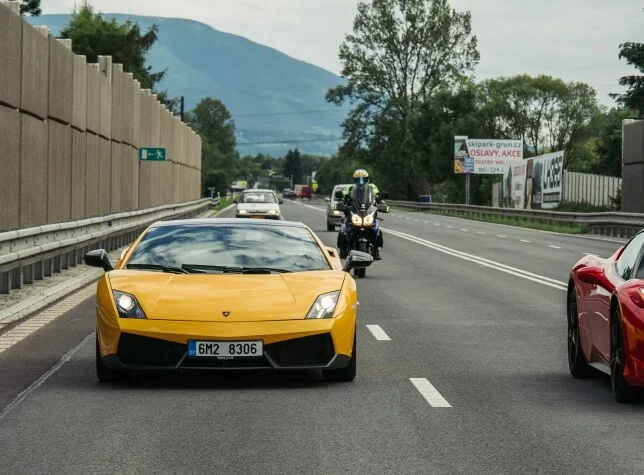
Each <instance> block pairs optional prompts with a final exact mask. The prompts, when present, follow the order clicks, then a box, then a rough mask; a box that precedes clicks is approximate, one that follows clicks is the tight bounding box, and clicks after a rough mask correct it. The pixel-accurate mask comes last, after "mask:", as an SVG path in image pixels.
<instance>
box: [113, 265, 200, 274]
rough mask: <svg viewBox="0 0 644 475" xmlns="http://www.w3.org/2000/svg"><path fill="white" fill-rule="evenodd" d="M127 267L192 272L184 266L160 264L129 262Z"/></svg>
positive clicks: (183, 272) (182, 272) (180, 272)
mask: <svg viewBox="0 0 644 475" xmlns="http://www.w3.org/2000/svg"><path fill="white" fill-rule="evenodd" d="M125 267H126V268H127V269H142V270H160V271H163V272H170V273H172V274H190V271H188V270H186V269H183V268H182V267H174V266H162V265H159V264H127V265H126V266H125Z"/></svg>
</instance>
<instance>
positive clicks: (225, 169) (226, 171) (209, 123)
mask: <svg viewBox="0 0 644 475" xmlns="http://www.w3.org/2000/svg"><path fill="white" fill-rule="evenodd" d="M187 122H188V123H189V124H190V126H191V127H192V128H193V130H195V132H197V133H198V134H199V136H200V137H201V140H202V164H201V168H202V184H203V188H204V192H205V191H206V190H207V189H208V188H209V187H215V188H216V189H217V191H219V192H220V193H223V192H225V191H226V190H227V189H228V188H229V187H230V185H231V184H232V182H233V180H234V179H235V177H236V176H237V175H238V173H239V171H240V170H239V162H240V160H239V156H238V154H237V151H236V143H237V141H236V139H235V122H234V121H233V119H232V116H231V114H230V112H229V111H228V109H227V108H226V106H225V105H224V104H223V103H222V102H221V101H220V100H218V99H213V98H210V97H206V98H204V99H202V100H201V101H199V103H198V104H197V106H196V107H195V108H194V110H192V111H190V112H189V113H188V114H187Z"/></svg>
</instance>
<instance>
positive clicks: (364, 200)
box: [335, 187, 389, 279]
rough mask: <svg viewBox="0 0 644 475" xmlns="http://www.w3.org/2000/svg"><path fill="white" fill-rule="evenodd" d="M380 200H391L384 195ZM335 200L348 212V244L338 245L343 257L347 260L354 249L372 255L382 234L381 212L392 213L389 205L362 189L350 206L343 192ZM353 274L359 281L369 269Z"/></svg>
mask: <svg viewBox="0 0 644 475" xmlns="http://www.w3.org/2000/svg"><path fill="white" fill-rule="evenodd" d="M380 197H381V198H382V199H387V198H388V194H387V193H381V194H380ZM335 198H336V199H337V200H338V204H337V205H336V209H337V210H338V211H342V212H344V213H345V219H344V223H343V224H342V226H341V227H340V235H341V236H343V237H344V239H342V242H343V244H344V245H340V243H338V248H339V251H340V258H341V259H346V258H347V256H348V255H349V253H350V252H351V251H354V250H355V251H360V252H365V253H367V254H370V255H372V254H373V248H374V246H375V245H376V239H377V237H378V233H379V232H380V224H379V221H382V218H380V217H378V213H389V206H387V204H386V203H383V202H380V203H379V204H378V203H376V196H375V195H374V194H373V193H372V192H371V190H370V189H369V188H366V187H358V189H356V199H353V200H351V202H350V203H349V204H347V202H346V201H345V197H344V195H343V193H342V191H337V192H336V193H335ZM338 237H340V236H338ZM353 273H354V276H355V277H356V278H358V279H363V278H364V277H365V275H366V273H367V270H366V269H365V268H362V269H355V270H354V271H353Z"/></svg>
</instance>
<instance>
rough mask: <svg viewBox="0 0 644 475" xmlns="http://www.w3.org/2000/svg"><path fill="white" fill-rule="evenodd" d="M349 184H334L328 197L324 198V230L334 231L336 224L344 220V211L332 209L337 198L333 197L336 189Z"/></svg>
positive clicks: (338, 189) (340, 189) (338, 224)
mask: <svg viewBox="0 0 644 475" xmlns="http://www.w3.org/2000/svg"><path fill="white" fill-rule="evenodd" d="M347 186H349V185H335V186H334V187H333V191H332V192H331V196H330V197H328V196H327V197H326V198H325V199H324V200H325V201H326V230H327V231H335V227H336V226H340V225H341V224H342V221H343V220H344V213H342V212H341V211H334V210H333V208H334V207H335V205H336V204H337V202H338V201H337V200H336V199H335V192H336V191H342V190H343V189H344V188H345V187H347Z"/></svg>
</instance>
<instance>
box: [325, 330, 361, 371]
mask: <svg viewBox="0 0 644 475" xmlns="http://www.w3.org/2000/svg"><path fill="white" fill-rule="evenodd" d="M357 358H358V353H357V352H356V332H355V331H354V333H353V351H352V352H351V359H350V360H349V364H348V365H346V366H345V367H344V368H339V369H325V370H323V371H322V376H323V377H324V380H325V381H336V382H347V383H348V382H351V381H353V380H354V379H356V360H357Z"/></svg>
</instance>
